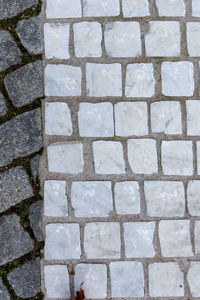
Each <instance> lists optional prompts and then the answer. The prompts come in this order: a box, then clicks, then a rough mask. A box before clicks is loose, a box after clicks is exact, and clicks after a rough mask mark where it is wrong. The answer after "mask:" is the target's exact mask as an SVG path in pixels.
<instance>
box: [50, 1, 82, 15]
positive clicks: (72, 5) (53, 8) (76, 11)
mask: <svg viewBox="0 0 200 300" xmlns="http://www.w3.org/2000/svg"><path fill="white" fill-rule="evenodd" d="M46 3H47V8H46V16H47V18H48V19H52V18H54V19H56V18H79V17H81V16H82V13H81V0H73V1H71V0H47V1H46Z"/></svg>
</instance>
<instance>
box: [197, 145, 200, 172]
mask: <svg viewBox="0 0 200 300" xmlns="http://www.w3.org/2000/svg"><path fill="white" fill-rule="evenodd" d="M196 144H197V174H200V141H197V143H196Z"/></svg>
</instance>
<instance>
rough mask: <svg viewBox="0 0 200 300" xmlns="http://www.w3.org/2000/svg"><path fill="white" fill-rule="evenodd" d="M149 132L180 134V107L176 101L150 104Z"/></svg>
mask: <svg viewBox="0 0 200 300" xmlns="http://www.w3.org/2000/svg"><path fill="white" fill-rule="evenodd" d="M151 130H152V132H164V133H165V134H181V133H182V125H181V106H180V103H179V102H178V101H159V102H154V103H152V104H151Z"/></svg>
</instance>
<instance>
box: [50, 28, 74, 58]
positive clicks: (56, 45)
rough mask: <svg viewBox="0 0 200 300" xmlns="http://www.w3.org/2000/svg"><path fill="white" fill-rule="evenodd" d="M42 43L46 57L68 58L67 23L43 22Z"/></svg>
mask: <svg viewBox="0 0 200 300" xmlns="http://www.w3.org/2000/svg"><path fill="white" fill-rule="evenodd" d="M44 45H45V47H44V48H45V57H46V58H47V59H50V58H56V59H67V58H69V57H70V55H69V24H61V23H53V24H51V23H46V24H44Z"/></svg>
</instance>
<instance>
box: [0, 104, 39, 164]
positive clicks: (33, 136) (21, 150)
mask: <svg viewBox="0 0 200 300" xmlns="http://www.w3.org/2000/svg"><path fill="white" fill-rule="evenodd" d="M0 132H1V139H0V148H1V151H0V166H5V165H7V164H9V163H11V162H12V160H13V159H15V158H18V157H23V156H26V155H29V154H31V153H34V152H36V151H38V150H39V149H40V148H41V146H42V133H41V113H40V109H35V110H32V111H30V112H25V113H23V114H21V115H18V116H17V117H15V118H13V119H11V120H10V121H8V122H6V123H4V124H3V125H1V126H0Z"/></svg>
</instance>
